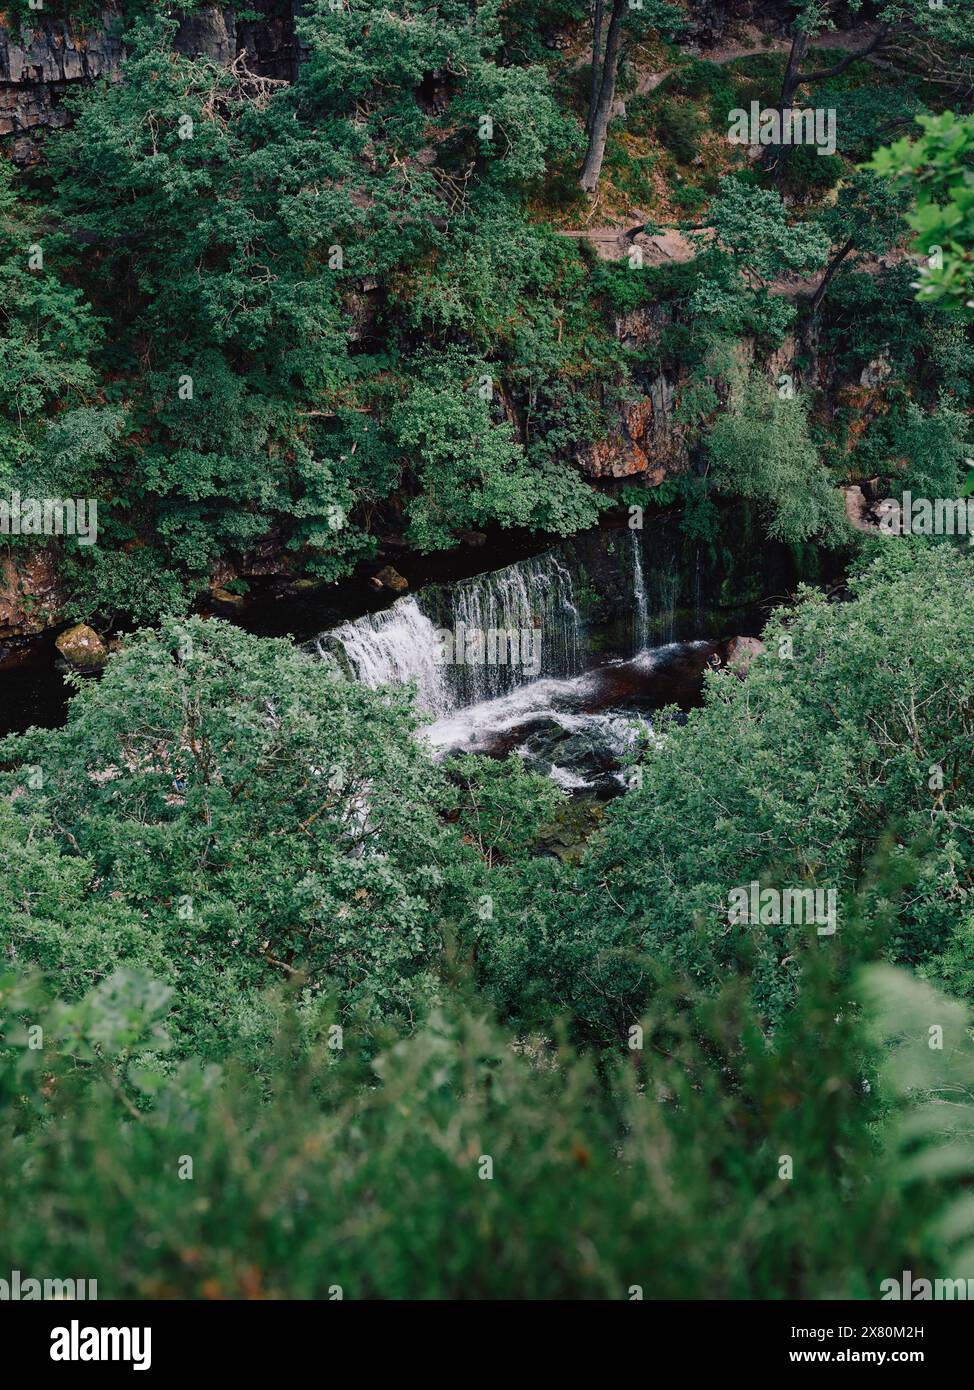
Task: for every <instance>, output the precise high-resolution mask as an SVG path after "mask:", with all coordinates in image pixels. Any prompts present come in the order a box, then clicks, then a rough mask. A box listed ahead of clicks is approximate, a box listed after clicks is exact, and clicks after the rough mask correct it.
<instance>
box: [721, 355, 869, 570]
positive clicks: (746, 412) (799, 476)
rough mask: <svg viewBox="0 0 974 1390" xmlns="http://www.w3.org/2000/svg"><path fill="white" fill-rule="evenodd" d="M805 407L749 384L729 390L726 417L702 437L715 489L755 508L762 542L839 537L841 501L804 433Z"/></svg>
mask: <svg viewBox="0 0 974 1390" xmlns="http://www.w3.org/2000/svg"><path fill="white" fill-rule="evenodd" d="M807 411H808V407H807V404H806V403H805V402H804V401H803V400H802V398H801V397H800V396H797V395H795V396H792V397H791V398H782V396H781V395H780V394H779V393H778V392H777V391H776V390H774V389H773V388H772V386H771V385H770V383H769V382H766V381H762V380H761V379H760V378H758V377H756V376H751V377H748V378H743V379H742V380H740V381H739V382H738V383H737V384H736V385H735V399H734V402H733V404H732V406H731V408H730V410H729V411H728V412H727V413H726V414H724V415H721V416H720V417H719V418H718V419H717V420H716V421H715V422H714V425H713V427H712V428H711V430H710V433H709V435H708V437H707V449H708V453H709V456H710V471H711V476H712V478H713V482H714V485H715V486H716V487H717V488H718V489H719V490H720V491H723V492H731V493H734V494H736V495H737V496H740V497H748V498H752V499H753V500H755V501H757V502H759V503H760V504H761V505H762V507H763V508H764V510H765V512H766V514H767V518H768V520H767V527H768V534H769V535H770V536H773V537H776V538H778V539H780V540H785V541H790V542H799V541H804V540H807V539H808V538H809V537H811V536H818V537H820V538H821V539H823V540H824V541H825V542H826V543H829V544H835V543H837V542H838V541H840V540H842V539H843V538H844V535H845V527H844V518H843V513H842V506H841V500H840V498H839V496H838V494H837V492H836V491H835V489H834V487H833V484H832V481H831V479H830V477H829V475H828V473H827V472H826V471H825V469H824V468H823V467H822V464H821V462H820V461H819V457H818V452H817V450H816V448H815V446H814V444H813V442H812V440H811V438H810V436H809V433H808V420H807Z"/></svg>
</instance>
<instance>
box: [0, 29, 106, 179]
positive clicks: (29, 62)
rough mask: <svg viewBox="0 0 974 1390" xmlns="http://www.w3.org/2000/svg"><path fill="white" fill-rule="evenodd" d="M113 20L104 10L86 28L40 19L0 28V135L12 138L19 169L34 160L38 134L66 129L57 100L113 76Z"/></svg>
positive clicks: (13, 153)
mask: <svg viewBox="0 0 974 1390" xmlns="http://www.w3.org/2000/svg"><path fill="white" fill-rule="evenodd" d="M117 28H118V21H117V16H116V15H114V14H113V13H112V11H111V10H107V9H106V10H103V11H102V13H101V15H100V17H99V18H98V19H97V20H96V21H94V22H93V23H92V24H91V25H90V27H86V28H84V29H72V27H71V26H70V25H69V24H68V23H67V22H66V21H65V20H63V19H54V18H52V17H50V16H44V15H42V14H41V13H39V14H38V16H37V20H36V27H34V28H31V29H27V28H25V29H23V30H22V31H21V32H19V33H17V32H11V31H10V30H7V29H0V136H7V137H12V139H11V144H10V153H11V155H12V157H13V159H14V162H15V163H17V164H28V163H30V162H31V161H32V160H33V159H35V158H36V156H37V148H38V146H37V135H38V133H39V132H41V131H43V130H49V129H53V128H56V127H57V126H63V125H67V123H68V121H69V119H70V118H69V116H68V113H67V112H66V111H64V110H63V108H62V107H61V105H60V102H61V98H62V96H63V94H64V93H65V91H67V90H68V88H69V87H70V86H72V85H73V84H75V83H77V82H90V81H92V80H93V79H94V78H96V77H105V76H106V75H108V74H110V73H112V72H115V71H116V70H117V68H118V66H119V64H120V63H121V61H122V58H123V56H124V49H123V47H122V43H121V40H120V38H119V37H118V33H117Z"/></svg>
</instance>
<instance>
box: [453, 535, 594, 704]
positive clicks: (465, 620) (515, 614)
mask: <svg viewBox="0 0 974 1390" xmlns="http://www.w3.org/2000/svg"><path fill="white" fill-rule="evenodd" d="M451 606H452V614H451V619H452V621H451V623H450V627H451V628H452V630H453V633H454V657H455V661H454V664H453V665H451V666H449V667H448V668H447V672H448V674H447V679H448V681H449V682H450V688H451V690H452V691H453V694H454V696H455V698H456V703H457V704H459V705H466V704H475V703H479V702H481V701H483V700H490V699H494V698H496V697H497V696H499V695H506V694H508V693H509V692H510V691H512V690H516V689H517V688H518V687H519V686H522V685H524V684H526V683H527V682H528V681H532V680H537V679H538V678H539V677H541V676H554V677H559V678H561V677H565V676H575V675H578V674H579V672H580V671H581V670H582V663H583V656H584V650H583V640H582V637H583V633H582V619H581V615H580V613H579V611H578V605H577V603H576V601H575V591H574V587H573V585H572V576H571V574H570V572H569V570H568V569H567V568H566V566H565V564H564V563H563V561H562V560H561V559H560V558H559V557H558V555H556V554H555V552H554V551H549V552H548V553H547V554H546V555H538V556H535V557H534V558H533V559H530V560H522V561H521V562H520V563H518V564H516V565H508V566H507V568H506V569H502V570H496V571H495V572H494V573H493V574H482V575H478V576H477V577H476V578H475V579H468V580H466V581H465V582H463V583H461V584H458V585H457V586H456V588H455V590H454V591H453V594H452V604H451ZM491 633H494V634H502V635H503V636H502V637H501V638H500V639H497V638H495V640H494V653H493V654H494V655H496V656H498V657H501V658H503V657H506V660H504V659H502V660H495V661H491V660H490V659H489V657H490V656H491V644H490V641H489V640H488V642H487V653H486V655H487V657H488V659H487V660H484V659H478V657H479V648H478V634H484V635H485V637H486V638H488V639H489V635H490V634H491ZM468 654H472V655H473V657H474V660H472V661H469V660H467V659H466V658H467V656H468ZM512 655H513V656H514V657H515V660H511V656H512ZM461 656H462V657H463V660H460V658H461Z"/></svg>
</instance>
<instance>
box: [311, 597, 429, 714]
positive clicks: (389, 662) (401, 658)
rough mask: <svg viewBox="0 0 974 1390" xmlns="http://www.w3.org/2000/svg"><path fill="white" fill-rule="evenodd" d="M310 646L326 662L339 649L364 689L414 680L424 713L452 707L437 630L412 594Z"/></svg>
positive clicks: (331, 658) (327, 634) (325, 636)
mask: <svg viewBox="0 0 974 1390" xmlns="http://www.w3.org/2000/svg"><path fill="white" fill-rule="evenodd" d="M315 645H316V647H317V650H318V654H319V656H322V657H324V658H325V659H326V660H334V647H336V646H337V647H340V648H341V650H342V651H343V652H344V654H345V657H346V658H347V660H348V663H349V665H350V666H351V668H352V672H353V674H354V675H355V678H356V680H359V681H361V682H362V684H363V685H367V686H370V687H371V688H372V689H375V687H376V686H379V685H405V684H406V683H407V682H409V681H415V683H416V693H417V696H418V699H419V703H420V705H422V707H423V708H424V709H426V710H428V711H429V712H430V713H431V714H442V713H444V712H445V711H446V710H448V709H451V708H452V703H453V702H452V699H451V696H450V693H449V690H448V688H447V683H446V680H445V678H444V667H443V664H442V662H441V661H440V643H439V640H438V639H437V636H436V629H435V628H434V626H433V624H432V623H431V622H430V620H429V618H428V617H427V616H426V614H425V613H424V612H423V611H422V609H421V608H420V606H419V604H418V603H417V601H416V599H415V598H413V596H412V595H411V594H410V595H409V597H408V598H400V599H397V600H396V602H395V603H394V604H393V605H392V607H391V608H385V609H383V610H382V612H381V613H367V614H366V615H365V617H364V618H356V619H355V621H354V622H351V623H342V625H341V627H336V628H332V629H331V631H330V632H326V633H322V635H321V636H320V637H319V638H318V639H317V642H316V643H315Z"/></svg>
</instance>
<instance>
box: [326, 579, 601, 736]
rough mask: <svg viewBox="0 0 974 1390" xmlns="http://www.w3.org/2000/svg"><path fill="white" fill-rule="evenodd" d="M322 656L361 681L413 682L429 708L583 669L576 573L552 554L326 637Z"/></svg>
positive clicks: (442, 709)
mask: <svg viewBox="0 0 974 1390" xmlns="http://www.w3.org/2000/svg"><path fill="white" fill-rule="evenodd" d="M315 646H316V648H317V651H318V653H319V655H321V656H323V657H326V658H329V659H332V660H334V659H336V658H337V659H338V660H339V661H341V662H342V664H344V665H345V666H346V668H347V669H348V670H349V673H350V674H351V675H353V676H354V677H355V679H356V680H359V681H361V682H362V683H363V684H364V685H368V686H372V687H375V686H378V685H403V684H405V683H406V682H408V681H414V682H415V683H416V688H417V694H418V697H419V703H420V705H422V706H423V707H424V708H425V709H426V710H428V711H429V712H430V713H432V714H437V715H440V714H445V713H448V712H449V711H451V710H455V709H458V708H461V707H463V706H465V705H471V704H478V703H481V702H483V701H484V700H490V699H493V698H495V697H497V696H500V695H506V694H509V693H510V692H511V691H513V690H516V689H518V688H519V687H520V686H523V685H526V684H528V683H530V682H531V681H534V680H537V679H539V678H540V677H542V676H545V677H558V678H564V677H571V676H575V675H578V674H579V673H580V672H581V670H582V664H583V656H584V644H583V640H582V620H581V615H580V613H579V610H578V605H577V603H576V601H575V594H574V589H573V586H572V577H571V574H570V572H569V570H568V569H567V568H566V566H565V564H564V562H563V561H562V560H561V559H560V557H559V556H557V555H556V554H555V553H554V552H551V551H549V552H548V553H547V554H546V555H539V556H535V557H533V558H532V559H529V560H522V561H520V562H519V563H518V564H516V565H509V566H508V567H507V568H506V569H502V570H496V571H495V572H494V573H493V574H482V575H478V576H476V578H474V579H468V580H464V581H462V582H461V583H458V584H457V585H455V586H454V588H453V589H452V591H450V592H449V593H447V592H445V591H442V590H440V591H437V590H430V591H424V592H423V593H422V594H420V595H419V596H418V597H413V596H412V595H410V596H409V597H408V598H401V599H398V600H397V601H396V602H395V603H394V604H393V605H392V606H391V608H386V609H384V610H383V611H382V612H380V613H370V614H367V615H366V616H365V617H363V618H357V619H356V620H355V621H354V622H348V623H343V624H342V625H341V627H337V628H333V629H331V631H329V632H326V633H322V635H321V636H320V637H319V638H318V639H317V641H316V643H315Z"/></svg>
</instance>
